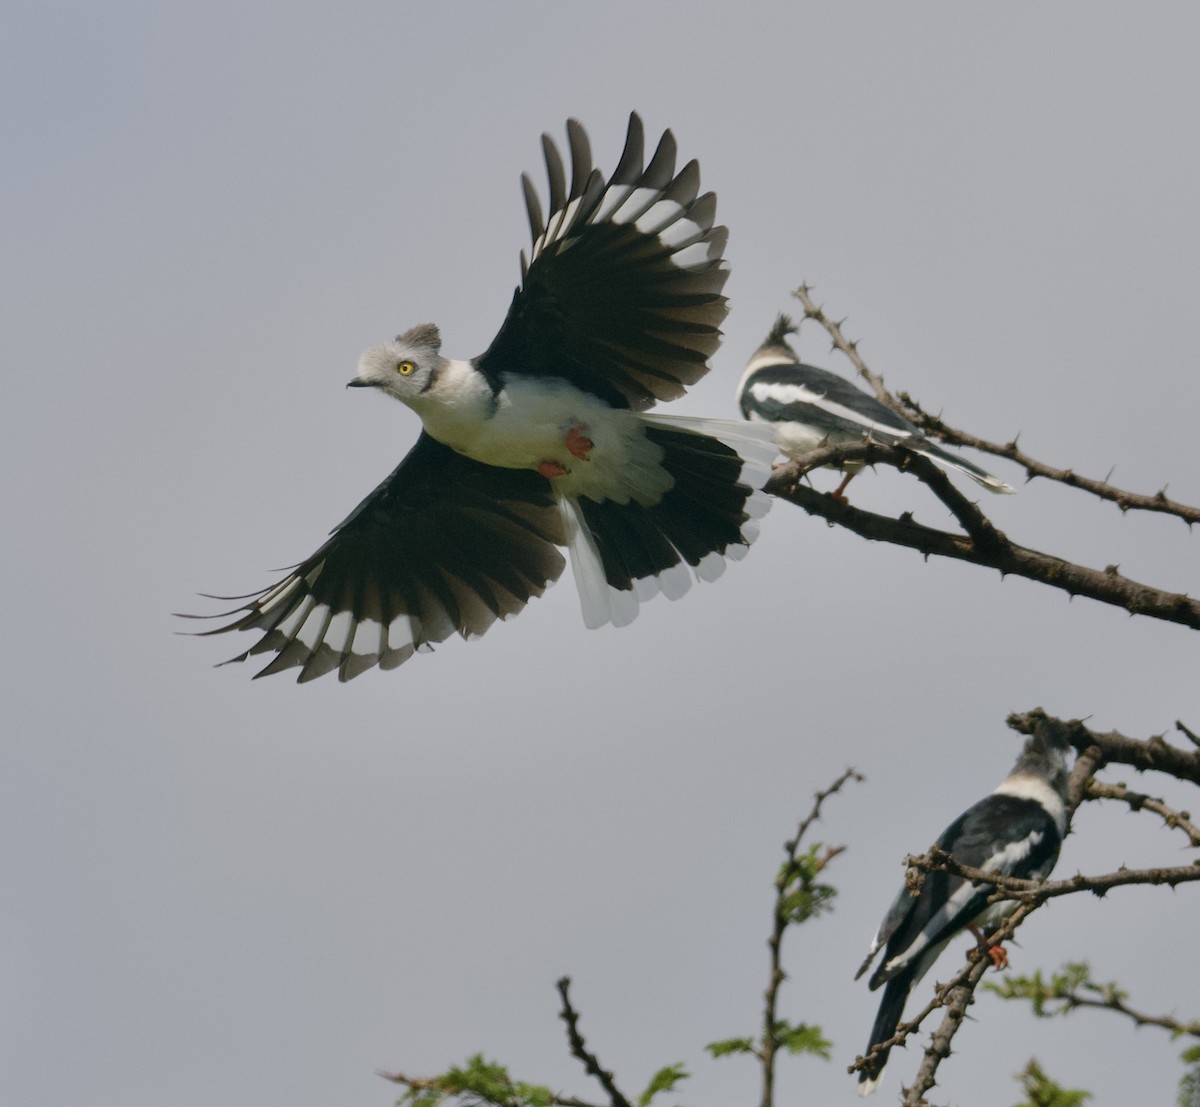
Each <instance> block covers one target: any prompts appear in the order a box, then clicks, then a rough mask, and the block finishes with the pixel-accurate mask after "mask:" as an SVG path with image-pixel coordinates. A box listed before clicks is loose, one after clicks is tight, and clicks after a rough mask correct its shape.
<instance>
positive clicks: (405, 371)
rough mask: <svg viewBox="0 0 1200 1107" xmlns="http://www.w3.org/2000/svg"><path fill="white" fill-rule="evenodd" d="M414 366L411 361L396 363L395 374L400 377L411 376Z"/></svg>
mask: <svg viewBox="0 0 1200 1107" xmlns="http://www.w3.org/2000/svg"><path fill="white" fill-rule="evenodd" d="M414 369H416V365H415V364H414V363H413V362H411V361H400V362H397V363H396V372H397V373H399V374H400V376H402V377H407V376H411V375H412V372H413V370H414Z"/></svg>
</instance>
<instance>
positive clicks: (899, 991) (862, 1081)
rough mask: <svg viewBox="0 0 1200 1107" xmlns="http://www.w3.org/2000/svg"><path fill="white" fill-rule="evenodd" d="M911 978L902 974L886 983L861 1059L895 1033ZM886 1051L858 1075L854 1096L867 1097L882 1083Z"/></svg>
mask: <svg viewBox="0 0 1200 1107" xmlns="http://www.w3.org/2000/svg"><path fill="white" fill-rule="evenodd" d="M912 983H913V981H912V976H911V974H908V973H905V974H904V975H902V976H898V977H895V978H894V979H892V980H889V981H888V982H887V986H886V987H885V988H884V989H883V996H882V997H881V999H880V1000H879V1013H878V1014H877V1015H876V1016H875V1025H874V1026H872V1027H871V1040H870V1041H869V1042H868V1043H867V1048H866V1050H865V1051H864V1053H863V1056H864V1057H865V1056H866V1055H867V1054H868V1053H870V1052H871V1050H872V1049H874V1048H875V1046H876V1044H877V1043H879V1042H886V1041H887V1040H888V1038H890V1037H891V1036H892V1035H893V1034H895V1033H896V1027H897V1026H898V1025H899V1024H900V1019H901V1018H902V1017H903V1016H904V1004H905V1002H906V1001H907V999H908V993H909V991H910V989H911V988H912ZM890 1052H891V1050H890V1049H884V1050H881V1051H880V1052H879V1053H877V1054H876V1055H875V1056H874V1057H873V1058H872V1059H871V1060H870V1062H868V1063H867V1064H866V1065H865V1066H864V1067H863V1068H862V1069H860V1070H859V1073H858V1094H859V1095H870V1094H871V1093H872V1092H873V1091H874V1090H875V1089H876V1088H878V1087H879V1081H880V1080H882V1079H883V1070H884V1068H886V1067H887V1059H888V1054H889V1053H890Z"/></svg>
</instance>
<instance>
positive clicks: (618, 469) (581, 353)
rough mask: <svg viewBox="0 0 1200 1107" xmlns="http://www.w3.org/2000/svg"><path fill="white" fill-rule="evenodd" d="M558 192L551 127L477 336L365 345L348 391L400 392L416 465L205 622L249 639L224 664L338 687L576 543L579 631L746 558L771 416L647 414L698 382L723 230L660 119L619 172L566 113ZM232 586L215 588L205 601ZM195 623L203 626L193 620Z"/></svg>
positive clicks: (540, 580)
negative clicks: (450, 351)
mask: <svg viewBox="0 0 1200 1107" xmlns="http://www.w3.org/2000/svg"><path fill="white" fill-rule="evenodd" d="M567 141H568V148H569V153H570V162H571V173H570V182H569V184H568V180H567V175H566V172H565V169H564V164H563V160H562V157H561V155H560V153H559V151H558V148H557V147H556V146H555V143H554V141H553V140H552V139H551V138H550V137H549V136H548V135H543V137H542V148H543V154H544V157H545V162H546V171H547V175H548V178H549V203H548V207H549V215H548V216H546V217H543V214H542V206H541V203H540V201H539V198H538V194H537V191H536V190H535V188H534V187H533V184H532V183H531V182H530V180H529V177H528V176H523V177H522V184H523V187H524V194H525V205H526V210H527V213H528V217H529V225H530V231H531V234H532V240H533V244H532V248H531V250H530V253H529V257H528V260H527V259H526V257H525V254H524V253H523V252H522V255H521V283H520V285H519V286H518V287H517V289H516V291H515V293H514V294H513V298H512V302H511V304H510V306H509V309H508V315H507V316H506V318H505V319H504V322H503V324H502V325H501V327H500V330H499V332H498V333H497V335H496V337H495V338H494V339H493V340H492V342H491V345H490V346H489V347H488V348H487V350H486V351H485V352H484V353H482V354H480V355H479V356H478V357H474V358H471V359H469V360H456V359H452V358H447V357H444V356H442V353H441V344H442V340H441V334H440V332H439V330H438V328H437V327H436V326H435V325H433V324H431V323H423V324H420V325H418V326H415V327H412V328H411V329H409V330H407V331H405V332H404V333H403V334H401V335H399V336H398V337H397V338H396V339H394V340H393V341H391V342H384V343H381V344H379V345H377V346H372V347H371V348H370V349H368V350H367V351H366V352H365V353H364V354H363V355H362V358H361V359H360V361H359V364H358V375H357V376H356V377H355V378H354V379H353V380H352V381H350V386H353V387H356V388H373V389H376V390H378V391H380V392H383V393H385V394H387V395H389V396H392V397H394V398H395V399H397V400H400V401H401V402H402V403H404V404H407V405H408V406H409V407H410V408H412V409H413V410H414V411H415V412H416V413H417V414H418V415H419V416H420V417H421V421H422V424H423V429H422V431H421V433H420V435H419V437H418V438H417V441H416V444H415V445H414V446H413V447H412V449H411V450H410V451H409V453H408V455H407V456H406V457H405V458H404V460H403V461H401V462H400V464H399V465H398V466H397V467H396V469H395V470H394V471H393V472H392V473H391V475H390V476H388V477H387V478H386V479H385V480H384V481H383V482H382V483H381V484H380V485H379V486H378V487H377V488H376V489H375V490H374V491H373V492H372V493H371V494H370V495H369V496H367V498H366V499H365V500H363V501H362V503H360V504H359V505H358V506H357V507H356V508H355V509H354V510H353V511H352V512H351V513H350V515H349V516H348V517H347V518H346V519H345V521H344V522H342V523H341V524H339V525H338V526H337V527H336V528H335V529H334V530H333V531H332V533H331V535H330V537H329V538H328V540H327V541H326V542H325V544H324V545H322V546H321V548H320V549H318V550H317V551H316V553H314V554H313V555H312V556H311V557H309V558H307V559H305V560H304V561H303V562H301V563H300V564H299V565H298V566H296V567H295V568H294V569H293V570H292V571H291V572H290V573H289V574H288V575H287V576H286V577H284V578H283V579H282V580H280V581H279V582H278V583H276V584H273V585H271V586H269V587H268V588H266V589H264V590H263V591H261V592H258V593H254V594H252V595H250V596H239V597H225V598H229V599H238V600H245V601H248V602H246V603H245V604H244V605H243V606H240V607H238V608H236V609H235V610H233V611H229V612H226V613H224V615H223V616H212V617H214V618H222V617H223V618H226V619H228V618H231V617H232V621H231V622H227V623H225V624H224V625H222V626H219V627H217V628H216V629H214V630H210V631H207V632H205V633H207V634H220V633H224V632H226V631H233V630H248V631H257V632H259V634H260V637H259V639H258V640H257V641H256V642H255V643H254V645H252V646H250V648H249V649H247V650H246V651H245V652H243V653H241V654H239V655H238V656H237V657H234V658H231V659H230V660H231V661H243V660H245V659H246V658H248V657H251V656H256V655H263V654H269V655H273V656H272V657H271V659H270V661H269V662H268V664H267V665H266V666H265V668H263V669H262V670H261V671H260V672H259V673H257V674H256V675H257V676H264V675H266V674H268V673H276V672H280V671H282V670H285V669H289V668H293V667H296V668H299V670H300V672H299V675H298V679H299V680H300V681H307V680H312V679H314V678H316V677H318V676H321V675H323V674H325V673H329V672H334V671H336V672H337V674H338V677H339V679H341V680H343V681H344V680H350V679H351V678H353V677H355V676H358V675H359V674H360V673H363V672H365V671H366V670H367V669H369V668H371V667H372V666H375V665H378V666H379V667H380V668H382V669H391V668H395V667H396V666H397V665H400V664H401V663H402V662H404V661H406V660H408V658H409V657H411V656H412V654H413V653H414V652H416V651H420V650H428V649H430V648H431V647H432V645H433V644H434V643H437V642H442V641H444V640H446V639H447V638H449V637H451V636H452V635H454V634H458V635H461V636H462V637H463V638H474V637H478V636H479V635H481V634H483V633H484V632H485V631H486V630H487V629H488V627H489V626H491V624H492V623H493V622H494V621H495V620H496V619H503V618H506V617H508V616H510V615H514V614H516V613H517V612H519V611H520V610H521V609H522V608H524V606H525V604H526V603H527V601H528V600H529V599H530V598H531V597H533V596H540V595H541V594H542V593H543V592H544V591H545V589H546V588H547V587H548V586H549V585H550V584H551V583H552V582H553V581H554V580H556V579H557V578H558V576H559V575H560V574H561V573H562V571H563V569H564V567H565V561H564V559H563V556H562V554H561V552H560V549H559V548H560V547H566V549H567V551H568V552H569V555H570V559H571V563H572V568H573V570H574V576H575V581H576V584H577V585H578V589H579V595H580V599H581V602H582V607H583V616H584V621H585V623H586V624H587V626H589V627H598V626H602V625H604V624H606V623H612V624H614V625H617V626H621V625H624V624H626V623H629V622H630V621H631V620H632V619H633V618H634V617H635V616H636V615H637V612H638V605H639V604H640V603H641V602H643V601H645V600H647V599H650V598H651V597H652V596H654V595H656V594H658V593H660V592H661V593H662V594H664V595H666V596H667V597H668V598H669V599H677V598H679V597H680V596H681V595H683V593H684V592H686V591H687V590H688V588H689V587H690V585H691V579H692V577H693V575H694V576H695V577H697V578H699V579H701V580H714V579H716V578H717V577H718V576H720V575H721V573H722V572H723V570H724V568H725V561H726V558H737V557H740V556H742V555H743V554H744V553H745V551H746V549H747V547H748V546H749V544H750V542H751V541H752V540H753V539H754V537H755V535H756V532H757V526H756V519H757V518H758V517H760V516H761V515H762V514H763V513H764V512H765V511H766V509H767V506H768V504H769V497H767V496H765V495H764V494H763V493H762V492H760V491H759V489H760V488H761V487H762V484H763V483H764V481H765V480H766V477H767V476H768V475H769V472H770V463H771V460H772V459H773V458H774V456H775V449H774V446H773V445H772V444H771V432H770V428H769V427H764V428H758V427H753V426H751V425H749V424H747V423H744V422H740V421H737V420H716V419H703V418H692V417H685V416H670V415H661V414H657V413H649V412H648V410H647V409H649V408H650V407H652V406H653V405H654V404H655V403H656V402H657V401H663V400H673V399H676V398H678V397H679V396H682V395H683V393H684V391H685V390H686V387H687V386H688V385H691V384H694V383H695V382H696V381H698V380H699V379H700V378H701V377H702V376H704V374H705V373H706V372H708V368H709V365H708V359H709V358H710V356H711V355H712V354H713V352H714V351H715V350H716V349H717V347H718V345H719V343H720V337H721V332H720V330H719V327H720V325H721V323H722V321H723V320H724V318H725V315H726V311H727V307H726V300H725V297H724V295H722V288H723V287H724V284H725V280H726V277H727V275H728V271H727V269H726V267H725V264H724V262H723V260H722V254H723V251H724V248H725V242H726V238H727V234H728V232H727V230H726V228H724V227H721V226H714V220H715V217H716V196H715V195H714V194H713V193H712V192H706V193H703V194H701V193H700V169H699V166H698V164H697V163H696V162H695V161H694V160H693V161H689V162H688V163H687V164H686V165H685V166H684V167H683V168H682V169H680V170H679V171H678V172H676V171H675V160H676V145H675V139H674V137H673V136H672V134H671V132H670V131H666V132H665V133H664V134H663V136H662V138H661V139H660V140H659V143H658V146H657V148H656V150H655V152H654V154H653V156H652V157H651V158H650V161H649V164H645V163H644V153H643V150H644V134H643V128H642V121H641V119H640V118H639V117H638V116H637V115H636V114H633V115H631V116H630V119H629V127H628V132H627V134H626V139H625V146H624V151H623V153H622V155H621V158H620V161H619V162H618V165H617V168H616V169H615V170H614V171H613V173H612V174H611V176H609V177H608V178H607V179H605V177H604V175H603V174H602V173H601V172H600V171H599V170H598V169H595V168H593V166H592V156H591V150H590V147H589V143H588V138H587V134H586V133H585V131H584V129H583V127H582V126H581V125H580V124H579V123H578V122H577V121H575V120H573V119H572V120H569V121H568V122H567ZM215 598H222V597H215ZM206 617H207V616H206Z"/></svg>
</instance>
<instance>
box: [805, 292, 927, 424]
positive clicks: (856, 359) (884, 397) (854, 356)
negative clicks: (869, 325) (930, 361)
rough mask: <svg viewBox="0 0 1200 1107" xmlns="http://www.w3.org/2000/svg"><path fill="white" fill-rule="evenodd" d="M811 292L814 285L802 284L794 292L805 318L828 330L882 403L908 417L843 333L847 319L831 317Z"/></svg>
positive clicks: (835, 342) (879, 377) (838, 347)
mask: <svg viewBox="0 0 1200 1107" xmlns="http://www.w3.org/2000/svg"><path fill="white" fill-rule="evenodd" d="M811 292H812V285H810V284H802V285H801V286H800V287H799V288H797V289H796V290H795V291H794V292H793V293H792V295H793V296H795V297H796V299H797V300H799V301H800V303H801V304H802V305H803V307H804V318H805V319H814V320H816V322H818V323H819V324H820V325H821V326H822V327H824V328H825V330H826V332H827V333H828V334H829V337H830V338H831V339H832V340H833V348H834V349H835V350H840V351H841V352H842V353H843V354H845V355H846V357H847V358H849V359H850V364H851V365H853V366H854V368H855V370H856V371H857V373H858V374H859V376H861V377H862V378H863V380H865V381H866V382H867V383H868V384H869V385H870V386H871V388H872V390H873V391H874V393H875V398H876V399H877V400H878V401H879V402H880V403H881V404H885V405H886V406H888V407H890V408H891V409H892V410H893V411H894V412H895V413H896V414H897V415H900V416H902V417H903V418H906V419H907V418H908V414H907V413H906V412H905V410H904V408H903V406H902V405H901V404H900V403H899V402H898V401H897V400H896V397H895V396H893V395H892V394H891V393H890V392H889V391H888V390H887V389H886V388H885V387H884V385H883V378H882V377H881V376H878V375H877V374H876V373H873V372H872V371H871V370H870V369H869V368H868V367H867V363H866V362H865V361H863V359H862V358H861V357H860V356H859V353H858V343H857V342H850V341H849V340H848V339H847V338H846V337H845V335H843V334H842V323H844V322H845V320H844V319H843V320H842V323H839V322H837V321H835V320H833V319H830V318H829V316H827V315H826V314H825V309H824V308H822V307H818V306H817V304H816V303H815V302H814V300H813V298H812V296H811Z"/></svg>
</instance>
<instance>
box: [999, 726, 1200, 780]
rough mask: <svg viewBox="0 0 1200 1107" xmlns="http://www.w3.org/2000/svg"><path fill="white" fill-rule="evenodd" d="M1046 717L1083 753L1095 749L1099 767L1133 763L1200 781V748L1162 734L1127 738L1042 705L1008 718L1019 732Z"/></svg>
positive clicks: (1143, 768)
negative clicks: (1050, 712) (1185, 747)
mask: <svg viewBox="0 0 1200 1107" xmlns="http://www.w3.org/2000/svg"><path fill="white" fill-rule="evenodd" d="M1046 721H1049V722H1051V723H1054V724H1056V725H1058V726H1061V727H1063V728H1064V730H1065V736H1066V738H1067V740H1068V741H1069V742H1070V743H1071V745H1072V746H1074V747H1075V749H1076V750H1078V751H1079V753H1080V754H1085V753H1088V752H1089V751H1093V752H1092V756H1094V757H1095V758H1096V759H1097V760H1098V764H1097V766H1096V767H1097V769H1099V768H1103V767H1104V765H1106V764H1120V765H1130V766H1132V767H1133V768H1135V769H1137V770H1138V771H1139V772H1145V771H1147V770H1150V769H1154V770H1157V771H1158V772H1163V773H1168V774H1170V775H1171V776H1173V777H1175V778H1176V779H1177V780H1186V781H1189V782H1191V783H1192V784H1200V748H1197V749H1195V750H1182V749H1180V748H1179V747H1178V746H1173V745H1171V744H1170V743H1169V742H1168V741H1167V740H1166V739H1165V738H1164V737H1163V736H1162V735H1161V734H1159V735H1154V736H1153V737H1151V738H1146V739H1139V738H1127V737H1126V736H1125V735H1123V734H1120V733H1118V732H1117V731H1115V730H1110V731H1107V732H1101V731H1097V730H1091V729H1090V728H1088V727H1087V726H1085V725H1084V723H1083V722H1082V721H1081V720H1080V719H1066V720H1064V719H1055V718H1054V717H1053V716H1050V715H1047V714H1046V712H1045V711H1043V710H1042V708H1040V707H1035V708H1034V709H1033V710H1032V711H1026V712H1023V713H1014V714H1012V715H1009V717H1008V719H1007V720H1006V722H1007V724H1008V726H1009V727H1010V728H1011V729H1012V730H1015V731H1017V732H1018V733H1020V734H1032V733H1033V732H1034V728H1035V727H1036V726H1037V725H1038V724H1039V723H1044V722H1046ZM1175 725H1176V727H1177V728H1179V729H1180V730H1182V731H1183V733H1185V734H1187V733H1189V732H1188V731H1187V728H1186V727H1183V726H1182V724H1180V723H1176V724H1175Z"/></svg>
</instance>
